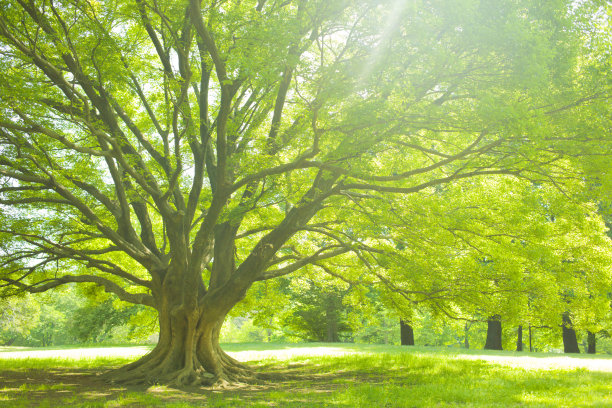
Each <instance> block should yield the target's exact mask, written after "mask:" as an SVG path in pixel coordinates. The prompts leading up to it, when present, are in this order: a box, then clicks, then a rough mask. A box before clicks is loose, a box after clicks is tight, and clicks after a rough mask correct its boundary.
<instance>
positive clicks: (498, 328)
mask: <svg viewBox="0 0 612 408" xmlns="http://www.w3.org/2000/svg"><path fill="white" fill-rule="evenodd" d="M484 348H485V350H503V348H502V324H501V316H499V315H494V316H491V317H489V319H488V320H487V341H486V342H485V346H484Z"/></svg>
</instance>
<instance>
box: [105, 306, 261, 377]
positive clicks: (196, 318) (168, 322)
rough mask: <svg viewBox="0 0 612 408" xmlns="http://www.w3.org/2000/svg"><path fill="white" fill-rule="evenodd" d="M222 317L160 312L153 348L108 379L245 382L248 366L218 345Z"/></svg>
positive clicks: (248, 372) (114, 372)
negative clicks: (158, 328) (155, 341)
mask: <svg viewBox="0 0 612 408" xmlns="http://www.w3.org/2000/svg"><path fill="white" fill-rule="evenodd" d="M224 317H225V316H224V315H214V314H206V313H204V312H200V313H198V311H196V310H193V311H190V313H180V314H179V315H178V316H170V315H168V314H166V313H160V319H159V320H160V337H159V341H158V343H157V345H156V346H155V348H154V349H153V350H152V351H151V352H150V353H149V354H147V355H145V356H144V357H142V358H141V359H139V360H137V361H136V362H134V363H132V364H129V365H128V366H125V367H122V368H120V369H118V370H116V371H113V372H110V373H108V379H110V380H111V381H116V382H121V383H125V384H140V383H147V384H153V383H160V384H168V385H173V386H179V387H181V386H187V385H189V386H193V385H213V384H220V385H223V384H225V383H229V382H244V381H247V380H248V379H250V378H252V373H251V372H250V370H249V368H248V367H247V366H245V365H243V364H241V363H239V362H238V361H236V360H234V359H233V358H232V357H230V356H228V355H227V354H226V353H225V352H224V351H223V350H221V348H220V346H219V334H220V332H221V326H222V324H223V320H224Z"/></svg>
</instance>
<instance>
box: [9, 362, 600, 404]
mask: <svg viewBox="0 0 612 408" xmlns="http://www.w3.org/2000/svg"><path fill="white" fill-rule="evenodd" d="M252 365H253V367H254V369H255V370H256V372H257V373H258V375H257V378H256V379H255V380H254V381H253V382H249V383H243V384H233V385H231V386H228V387H225V388H223V389H215V388H184V389H174V388H169V387H164V386H157V385H153V386H129V387H127V386H120V385H111V384H108V383H107V382H105V381H104V380H102V379H101V378H100V374H101V373H103V372H104V371H105V370H106V369H108V368H111V367H102V368H96V369H78V368H76V369H75V368H53V369H44V370H41V369H32V370H27V371H23V370H6V371H2V372H0V407H31V406H41V407H43V406H48V407H71V408H74V407H105V408H106V407H156V406H160V407H161V406H166V405H168V404H175V406H180V407H191V406H193V407H196V406H197V407H249V406H258V407H263V406H269V407H283V408H285V407H290V408H291V407H300V408H304V407H332V408H339V407H360V406H361V407H366V406H367V407H412V406H415V407H416V406H435V405H447V406H453V405H466V404H468V405H473V406H493V405H495V404H497V405H498V406H521V405H525V404H527V405H530V404H535V405H537V406H551V407H553V406H593V405H595V406H597V405H598V404H599V405H600V406H612V400H606V396H608V397H610V395H612V385H611V384H612V375H610V374H607V373H593V372H588V371H586V370H574V371H538V370H531V371H529V370H521V369H509V368H508V367H502V366H496V365H494V364H490V363H487V362H483V361H465V360H454V359H453V360H451V359H441V358H437V359H434V358H423V357H414V356H413V357H410V358H406V357H405V356H404V357H398V358H394V357H393V356H380V358H377V359H373V358H371V357H368V356H362V357H359V356H351V357H350V358H349V357H343V358H325V359H312V360H309V359H303V360H292V361H273V362H270V361H265V362H259V363H252ZM608 403H609V404H610V405H606V404H608ZM491 404H493V405H491Z"/></svg>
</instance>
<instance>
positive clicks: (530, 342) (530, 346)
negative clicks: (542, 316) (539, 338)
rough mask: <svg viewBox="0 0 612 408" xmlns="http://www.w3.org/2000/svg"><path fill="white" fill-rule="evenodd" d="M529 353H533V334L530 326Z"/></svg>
mask: <svg viewBox="0 0 612 408" xmlns="http://www.w3.org/2000/svg"><path fill="white" fill-rule="evenodd" d="M529 352H530V353H533V333H532V332H531V325H529Z"/></svg>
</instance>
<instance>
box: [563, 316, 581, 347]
mask: <svg viewBox="0 0 612 408" xmlns="http://www.w3.org/2000/svg"><path fill="white" fill-rule="evenodd" d="M562 327H563V352H564V353H580V349H579V348H578V339H577V338H576V331H575V330H574V329H573V328H572V320H571V318H570V315H569V312H565V313H563V325H562Z"/></svg>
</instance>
